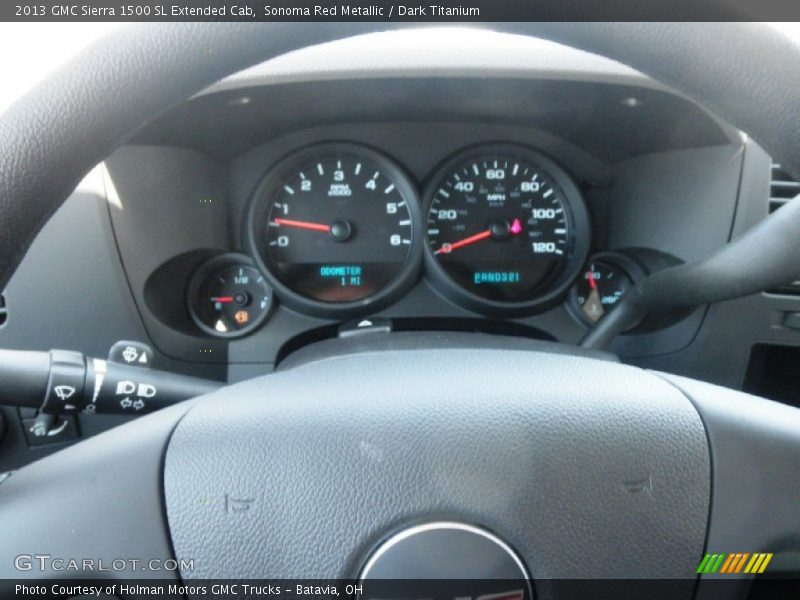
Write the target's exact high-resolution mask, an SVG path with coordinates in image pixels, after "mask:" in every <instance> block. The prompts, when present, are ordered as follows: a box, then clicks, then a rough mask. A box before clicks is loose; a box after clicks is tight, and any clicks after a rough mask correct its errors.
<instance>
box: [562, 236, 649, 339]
mask: <svg viewBox="0 0 800 600" xmlns="http://www.w3.org/2000/svg"><path fill="white" fill-rule="evenodd" d="M642 274H643V271H642V269H641V267H639V265H638V263H636V262H634V261H633V260H632V259H630V258H628V257H627V256H625V255H623V254H619V253H616V252H604V253H601V254H596V255H594V256H593V257H592V258H591V259H590V260H589V262H588V263H587V264H586V266H585V267H584V269H583V271H582V273H581V275H580V277H578V280H577V281H576V282H575V285H574V286H572V289H571V290H570V296H569V302H570V306H571V308H572V312H573V313H574V314H575V315H576V316H577V317H578V318H579V319H580V320H581V321H583V322H584V323H586V324H587V325H593V324H594V323H596V322H597V321H599V320H600V318H601V317H602V316H603V315H605V314H607V313H609V312H610V311H611V310H613V309H614V307H615V306H617V304H619V301H620V300H622V297H623V296H624V295H625V294H626V293H628V291H629V290H630V289H631V288H632V287H633V286H634V285H635V283H636V281H638V280H639V279H640V278H641V277H642Z"/></svg>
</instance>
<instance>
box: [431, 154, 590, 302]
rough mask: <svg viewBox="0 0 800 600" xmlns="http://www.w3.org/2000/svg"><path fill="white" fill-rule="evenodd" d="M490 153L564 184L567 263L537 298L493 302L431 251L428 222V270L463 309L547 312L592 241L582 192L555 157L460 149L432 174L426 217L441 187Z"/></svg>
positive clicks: (561, 294)
mask: <svg viewBox="0 0 800 600" xmlns="http://www.w3.org/2000/svg"><path fill="white" fill-rule="evenodd" d="M491 154H510V155H512V156H518V157H519V158H520V159H523V160H526V161H529V162H530V163H533V164H534V165H536V166H537V167H540V168H541V169H542V170H544V171H546V172H547V174H548V175H549V176H550V177H552V178H553V180H554V181H555V182H556V184H557V185H558V186H559V188H560V189H561V191H562V192H563V195H564V203H565V206H566V209H567V210H566V212H567V219H568V225H569V227H570V229H571V231H572V232H573V233H572V236H571V240H570V246H569V247H568V249H567V252H566V258H565V260H566V264H565V265H564V267H563V268H562V269H561V272H560V273H559V274H558V275H557V276H555V278H554V280H553V281H552V282H551V283H550V284H549V285H548V287H547V289H545V290H543V291H542V293H541V294H540V295H538V296H537V297H536V298H533V299H531V300H525V301H522V302H502V301H498V300H489V299H487V298H483V297H481V296H478V295H477V294H473V293H472V292H470V291H469V290H467V289H465V288H463V287H461V285H460V284H459V283H457V282H456V281H455V280H453V278H452V277H450V275H449V274H448V273H447V271H446V270H445V268H444V267H443V266H442V265H441V264H440V263H439V261H438V260H437V259H436V257H435V256H434V254H433V252H432V250H431V247H430V239H429V236H428V233H427V226H426V227H425V232H424V244H423V245H424V246H425V248H424V256H425V257H424V262H425V268H426V274H427V276H428V279H429V280H430V282H431V285H432V286H433V287H434V289H436V290H437V291H438V292H439V293H440V294H441V295H442V296H444V297H445V298H446V299H448V300H450V301H451V302H453V303H455V304H457V305H459V306H461V307H463V308H466V309H468V310H471V311H473V312H476V313H479V314H483V315H487V316H492V317H515V316H526V315H530V314H534V313H538V312H542V311H544V310H546V309H548V308H551V307H553V306H555V305H556V304H558V303H559V302H562V301H563V298H564V297H565V296H566V294H567V291H568V290H569V288H570V286H571V285H572V283H573V282H574V280H575V278H576V277H577V275H578V273H579V272H580V269H581V268H582V267H583V265H584V263H585V262H586V258H587V256H588V255H589V247H590V242H591V240H590V238H591V224H590V220H589V212H588V210H587V209H586V204H585V202H584V200H583V196H582V195H581V192H580V190H579V189H578V187H577V185H575V183H574V182H573V181H572V178H571V177H570V176H569V175H568V174H567V172H566V171H565V170H564V169H563V168H562V167H560V166H559V165H558V164H557V163H556V162H555V161H553V160H552V159H550V158H548V157H547V156H545V155H543V154H541V153H540V152H537V151H536V150H532V149H531V148H528V147H527V146H522V145H519V144H509V143H487V144H478V145H475V146H470V147H469V148H465V149H463V150H460V151H459V152H457V153H455V154H453V155H451V156H450V157H448V158H446V159H445V160H444V161H443V162H442V163H440V164H439V165H438V166H437V167H436V168H435V169H434V170H433V172H432V174H431V175H430V176H429V177H428V178H427V180H426V184H425V191H424V193H423V195H422V198H423V202H422V206H423V211H424V212H423V215H424V217H423V218H424V219H425V223H426V224H427V222H428V216H429V215H430V209H431V204H432V202H433V197H434V195H435V194H436V191H437V190H438V189H439V187H441V185H442V184H443V182H444V181H445V180H446V179H447V178H448V177H449V176H450V175H451V174H452V173H453V171H454V169H455V168H456V167H457V166H459V165H461V163H463V162H465V161H468V160H470V159H472V158H476V157H484V156H487V155H491Z"/></svg>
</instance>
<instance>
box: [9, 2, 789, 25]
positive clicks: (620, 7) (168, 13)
mask: <svg viewBox="0 0 800 600" xmlns="http://www.w3.org/2000/svg"><path fill="white" fill-rule="evenodd" d="M0 20H3V21H34V22H35V21H41V22H57V21H144V22H147V21H150V22H157V21H273V22H281V21H316V22H325V21H397V22H439V23H468V22H480V21H483V22H492V21H494V22H497V21H794V20H800V2H797V1H796V0H758V1H754V0H638V1H636V0H400V1H398V0H77V1H72V2H71V1H70V0H11V1H10V2H3V3H0Z"/></svg>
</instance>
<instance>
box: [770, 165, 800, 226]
mask: <svg viewBox="0 0 800 600" xmlns="http://www.w3.org/2000/svg"><path fill="white" fill-rule="evenodd" d="M797 194H800V182H798V181H795V180H794V179H792V177H791V176H790V175H789V174H788V173H787V172H786V171H784V170H783V167H781V166H780V165H776V164H773V165H772V177H771V178H770V183H769V212H770V214H772V213H774V212H775V211H776V210H778V209H779V208H780V207H781V206H783V205H784V204H786V203H787V202H788V201H789V200H791V199H792V198H794V197H795V196H797Z"/></svg>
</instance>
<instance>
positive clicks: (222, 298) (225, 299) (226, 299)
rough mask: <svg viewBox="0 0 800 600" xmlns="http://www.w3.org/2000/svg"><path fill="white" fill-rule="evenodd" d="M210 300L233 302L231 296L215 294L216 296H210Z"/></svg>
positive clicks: (225, 302)
mask: <svg viewBox="0 0 800 600" xmlns="http://www.w3.org/2000/svg"><path fill="white" fill-rule="evenodd" d="M211 301H212V302H221V303H223V304H229V303H231V302H233V296H217V297H216V298H211Z"/></svg>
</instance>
